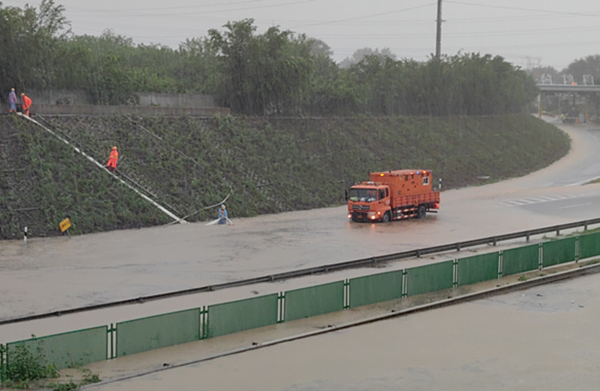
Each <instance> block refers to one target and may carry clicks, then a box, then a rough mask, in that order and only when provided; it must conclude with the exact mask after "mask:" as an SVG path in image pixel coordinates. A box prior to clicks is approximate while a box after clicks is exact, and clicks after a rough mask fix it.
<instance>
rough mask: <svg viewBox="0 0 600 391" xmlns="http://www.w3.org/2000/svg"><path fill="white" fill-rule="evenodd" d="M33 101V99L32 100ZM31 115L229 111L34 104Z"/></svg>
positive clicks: (222, 112)
mask: <svg viewBox="0 0 600 391" xmlns="http://www.w3.org/2000/svg"><path fill="white" fill-rule="evenodd" d="M32 100H33V98H32ZM31 114H41V115H44V114H50V115H56V114H60V115H115V114H138V115H147V116H152V115H167V116H194V117H210V116H213V115H216V114H220V115H227V114H229V109H228V108H225V107H141V106H93V105H71V106H68V105H49V104H36V102H35V100H34V101H33V105H32V107H31Z"/></svg>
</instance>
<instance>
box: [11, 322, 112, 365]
mask: <svg viewBox="0 0 600 391" xmlns="http://www.w3.org/2000/svg"><path fill="white" fill-rule="evenodd" d="M107 333H108V327H107V326H101V327H94V328H89V329H85V330H78V331H71V332H68V333H61V334H54V335H49V336H46V337H40V338H31V339H27V340H23V341H17V342H10V343H7V344H6V349H7V353H6V358H7V360H6V361H7V367H8V369H9V371H10V365H11V361H12V359H13V358H14V357H15V356H16V355H18V354H19V351H21V352H23V349H26V350H27V351H28V352H29V353H31V354H32V355H33V357H40V359H41V362H40V363H41V364H42V365H54V366H55V367H56V368H57V369H63V368H72V367H77V366H80V365H85V364H89V363H92V362H96V361H102V360H106V359H107V358H108V357H107V348H108V337H107Z"/></svg>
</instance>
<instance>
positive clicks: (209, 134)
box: [0, 115, 570, 239]
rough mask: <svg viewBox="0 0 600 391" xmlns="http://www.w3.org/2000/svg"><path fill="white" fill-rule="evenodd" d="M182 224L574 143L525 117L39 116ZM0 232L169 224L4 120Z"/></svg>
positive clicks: (483, 172)
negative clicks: (67, 222) (408, 172)
mask: <svg viewBox="0 0 600 391" xmlns="http://www.w3.org/2000/svg"><path fill="white" fill-rule="evenodd" d="M38 119H39V120H40V121H43V122H44V123H47V124H48V125H49V127H51V128H52V129H54V130H55V131H56V132H58V133H59V134H61V135H62V136H63V137H66V138H68V139H69V140H71V141H72V142H74V143H75V144H76V145H78V146H80V147H81V148H82V149H83V150H84V151H85V152H86V153H87V154H89V155H91V156H93V157H94V158H96V159H97V160H99V161H101V162H102V163H105V162H106V160H107V158H108V154H109V152H110V149H111V147H112V146H113V145H116V146H118V149H119V153H120V159H119V167H118V172H119V175H121V176H122V177H124V178H128V180H133V181H135V182H136V183H138V184H140V185H141V186H143V187H144V188H145V189H146V190H147V194H150V195H151V196H152V197H153V198H155V199H156V200H157V201H159V202H160V203H161V204H162V205H164V206H166V207H167V208H169V210H171V211H172V212H173V213H175V214H176V215H178V216H182V217H183V216H190V217H188V218H187V220H188V221H192V222H193V221H204V220H207V219H213V218H214V217H215V213H216V211H215V209H212V208H211V209H203V208H205V207H207V206H210V205H213V204H215V203H218V202H219V201H220V200H222V199H223V198H225V197H226V196H227V195H228V194H231V195H230V198H229V199H228V201H227V205H228V210H229V212H230V215H232V216H235V217H245V216H255V215H258V214H265V213H278V212H283V211H291V210H304V209H311V208H320V207H327V206H332V205H340V204H341V203H343V202H344V200H343V197H344V189H346V188H347V187H348V186H349V185H351V184H352V183H354V182H355V181H359V180H362V179H365V178H367V177H368V172H369V171H375V170H386V169H397V168H431V169H432V170H433V171H434V174H435V175H436V176H439V177H442V178H443V183H444V189H448V188H457V187H464V186H469V185H476V184H481V183H483V181H482V179H480V177H483V176H486V177H487V176H489V177H490V178H489V179H488V181H496V180H501V179H505V178H509V177H514V176H521V175H524V174H527V173H528V172H531V171H534V170H537V169H540V168H542V167H545V166H547V165H548V164H550V163H552V162H553V161H555V160H557V159H559V158H560V157H562V156H564V155H565V154H566V153H567V152H568V150H569V145H570V141H569V139H568V137H567V136H566V135H565V134H564V133H562V132H560V131H559V130H558V129H557V128H555V127H553V126H551V125H548V124H546V123H545V122H543V121H540V120H538V119H536V118H534V117H532V116H529V115H507V116H489V117H452V118H433V117H426V118H420V117H366V116H365V117H353V118H304V119H303V118H246V117H231V116H227V117H214V118H191V117H178V118H174V117H144V118H139V117H133V116H113V117H78V116H53V117H51V116H47V117H44V118H38ZM0 162H1V164H2V169H1V170H0V191H1V193H0V236H1V238H3V239H11V238H19V237H21V232H22V229H23V227H24V226H28V227H29V230H30V231H31V236H34V237H35V236H38V237H39V236H53V235H60V231H59V230H58V223H59V222H60V221H61V220H62V219H64V218H65V217H66V216H70V218H71V220H72V222H73V228H72V229H71V233H72V234H83V233H91V232H99V231H107V230H114V229H126V228H133V227H145V226H152V225H159V224H167V223H169V222H170V220H169V219H168V218H167V217H166V216H165V215H164V214H162V213H161V212H160V211H158V210H157V209H156V208H155V207H154V206H152V205H150V204H149V203H148V202H147V201H145V200H143V199H142V198H140V197H139V195H137V194H136V193H135V192H133V191H131V190H130V189H128V188H127V187H125V186H123V185H122V184H121V183H119V182H117V181H116V180H115V179H114V178H112V177H111V176H109V175H108V174H106V173H105V172H104V171H103V170H100V169H99V168H98V167H96V166H94V165H93V164H91V163H90V162H89V161H88V160H87V159H85V158H83V157H82V156H81V155H79V154H77V153H76V152H74V151H73V149H71V148H70V147H68V146H67V145H66V144H65V143H63V142H62V141H59V140H57V139H56V138H54V137H53V136H52V135H51V134H50V133H48V132H46V131H44V130H42V129H41V128H39V127H37V126H35V125H33V124H31V123H29V122H28V121H26V120H24V119H22V118H18V117H16V116H8V115H3V116H0Z"/></svg>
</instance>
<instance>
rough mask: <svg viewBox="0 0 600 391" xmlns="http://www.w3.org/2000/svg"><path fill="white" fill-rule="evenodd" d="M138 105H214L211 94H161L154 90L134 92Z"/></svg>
mask: <svg viewBox="0 0 600 391" xmlns="http://www.w3.org/2000/svg"><path fill="white" fill-rule="evenodd" d="M136 95H137V96H138V97H139V98H140V106H160V107H215V100H214V99H213V97H212V95H202V94H161V93H155V92H136Z"/></svg>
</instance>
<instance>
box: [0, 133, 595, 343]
mask: <svg viewBox="0 0 600 391" xmlns="http://www.w3.org/2000/svg"><path fill="white" fill-rule="evenodd" d="M565 129H566V130H567V131H568V132H569V134H570V135H571V137H572V138H573V150H572V152H571V153H570V154H569V155H568V156H567V157H565V158H564V159H562V160H561V161H559V162H557V163H555V164H554V165H552V166H550V167H548V168H546V169H544V170H541V171H539V172H537V173H534V174H532V175H529V176H526V177H523V178H517V179H513V180H509V181H505V182H500V183H496V184H493V185H488V186H481V187H471V188H466V189H460V190H451V191H445V192H443V193H442V202H441V210H440V212H439V214H429V215H428V216H427V217H426V218H425V219H423V220H405V221H399V222H393V223H390V224H360V223H350V222H348V220H347V218H346V209H345V207H343V206H342V207H334V208H325V209H317V210H310V211H299V212H291V213H282V214H277V215H267V216H260V217H256V218H247V219H236V218H235V216H234V218H233V221H234V223H235V225H233V226H222V225H221V226H219V225H216V226H215V225H213V226H206V225H205V224H203V223H196V224H186V225H170V226H163V227H154V228H148V229H141V230H124V231H113V232H108V233H99V234H93V235H85V236H77V237H73V238H71V239H69V238H68V237H59V238H46V239H44V238H35V232H32V233H31V238H30V239H29V240H28V242H27V243H23V242H22V241H3V242H0V297H2V302H1V303H0V320H3V319H10V318H16V317H21V316H27V315H33V314H40V313H48V312H53V311H58V310H65V309H70V308H76V307H82V306H86V305H92V304H102V303H107V302H112V301H117V300H124V299H131V298H136V297H140V296H147V295H153V294H158V293H165V292H172V291H178V290H182V289H187V288H194V287H200V286H206V285H211V284H217V283H221V282H228V281H236V280H242V279H246V278H250V277H259V276H265V275H270V274H274V273H279V272H283V271H288V270H294V269H300V268H306V267H311V266H319V265H326V264H331V263H335V262H341V261H348V260H353V259H360V258H365V257H370V256H375V255H382V254H389V253H394V252H401V251H406V250H410V249H415V248H422V247H429V246H435V245H440V244H448V243H455V242H458V241H463V240H469V239H474V238H481V237H487V236H492V235H498V234H506V233H509V232H514V231H520V230H526V229H532V228H539V227H544V226H551V225H555V224H561V223H567V222H572V221H577V220H583V219H587V218H590V217H596V216H599V215H600V203H598V202H592V201H591V200H592V199H593V198H594V197H600V185H599V184H594V185H587V186H570V185H573V184H576V183H578V182H581V181H584V180H586V179H587V180H590V179H593V178H594V177H598V176H600V167H597V163H596V156H598V154H600V143H599V142H598V139H597V138H596V133H600V132H594V131H593V130H594V129H592V130H590V129H583V128H574V127H567V128H565ZM584 167H587V168H588V169H584ZM590 167H597V170H596V171H589V168H590ZM478 174H481V173H477V175H478ZM524 197H537V199H538V200H539V199H541V198H542V197H545V198H546V199H555V198H556V197H563V198H565V199H566V201H564V200H563V202H568V201H569V199H568V197H575V198H572V199H571V200H572V203H571V204H569V205H566V206H564V207H558V206H556V202H546V203H541V204H539V205H537V206H538V207H539V208H541V210H534V209H527V208H525V207H518V206H514V205H513V204H511V203H510V202H512V201H513V200H519V199H523V198H524ZM585 197H587V198H585ZM584 198H585V199H586V200H588V201H586V202H581V200H582V199H584ZM580 204H581V205H582V206H580V207H577V205H580ZM583 204H586V205H583ZM0 340H1V338H0Z"/></svg>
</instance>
